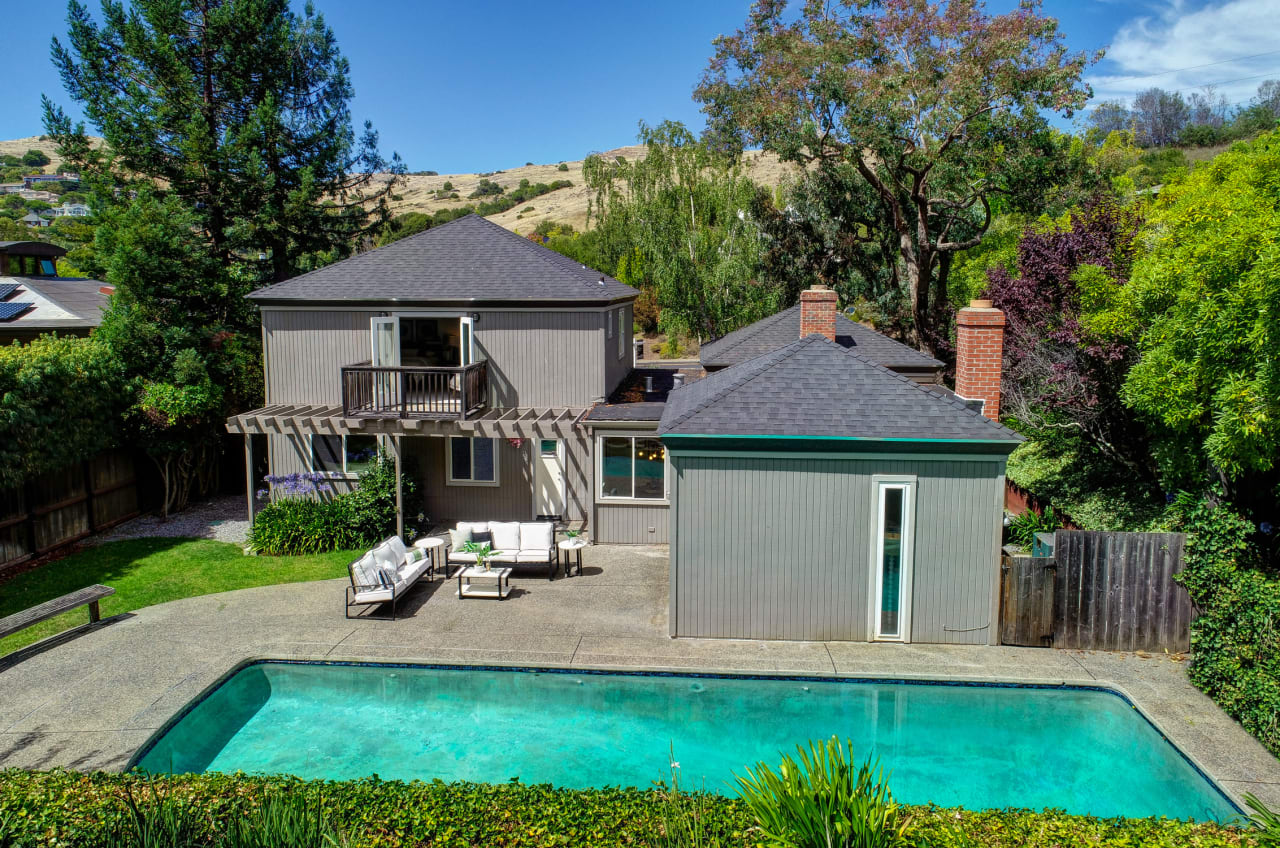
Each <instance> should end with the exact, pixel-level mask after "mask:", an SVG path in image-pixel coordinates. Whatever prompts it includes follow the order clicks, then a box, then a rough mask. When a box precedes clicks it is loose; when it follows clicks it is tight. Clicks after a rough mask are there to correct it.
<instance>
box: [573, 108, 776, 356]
mask: <svg viewBox="0 0 1280 848" xmlns="http://www.w3.org/2000/svg"><path fill="white" fill-rule="evenodd" d="M640 141H641V142H642V143H643V144H644V146H645V155H644V156H643V157H642V158H640V159H638V160H637V161H634V162H633V161H628V160H626V159H623V158H621V157H619V158H616V159H612V160H610V159H605V158H604V157H602V156H600V155H598V154H596V155H592V156H589V157H588V158H587V160H586V161H585V162H584V163H583V176H584V178H585V180H586V182H587V185H588V186H589V187H590V189H591V190H592V192H593V196H592V201H591V204H592V205H591V215H592V217H593V218H594V219H595V223H596V227H597V232H596V234H595V238H596V240H597V245H598V250H599V251H600V253H601V255H602V256H604V257H606V261H609V262H611V263H617V262H619V261H620V260H622V259H623V258H624V257H625V258H626V261H627V262H628V263H630V264H634V263H635V259H634V258H633V257H634V256H635V252H636V251H638V252H639V267H641V268H643V277H644V280H643V283H642V284H643V285H646V286H651V287H652V288H653V290H654V292H655V294H656V296H657V299H658V304H659V306H660V307H661V309H662V317H661V319H660V320H661V324H662V327H663V328H664V329H666V330H668V331H685V332H690V333H693V334H695V335H697V336H699V337H700V338H704V339H705V338H712V337H716V336H719V335H722V334H723V333H725V332H727V331H729V330H733V329H735V328H737V327H738V326H741V325H742V324H745V323H749V322H751V321H754V320H756V319H758V318H761V317H764V316H765V315H768V314H769V313H770V312H772V311H773V310H774V308H775V307H776V306H777V305H778V304H777V298H776V293H777V292H776V289H774V288H773V287H771V286H768V285H765V284H763V283H761V282H760V281H759V279H758V269H759V262H760V255H761V250H762V245H763V236H762V233H761V228H760V224H759V222H758V221H757V220H756V218H755V216H754V215H753V213H752V210H753V207H754V206H755V205H756V204H757V203H758V200H759V197H760V195H761V193H762V192H763V191H764V190H763V189H761V188H760V187H759V186H757V185H756V184H755V183H754V182H752V181H751V179H750V178H748V177H747V176H745V175H744V174H743V173H742V170H741V167H740V165H739V164H738V163H736V162H735V161H734V160H733V159H732V158H731V157H729V156H726V155H724V154H722V153H720V152H717V151H715V150H712V149H711V148H709V147H708V146H707V145H705V144H703V143H701V142H700V141H699V140H698V139H697V138H695V137H694V135H693V134H692V133H691V132H689V130H688V129H687V128H685V127H684V126H683V125H682V124H680V123H677V122H672V121H666V122H663V123H662V124H660V125H658V126H657V127H649V126H647V125H645V124H643V123H642V124H641V125H640Z"/></svg>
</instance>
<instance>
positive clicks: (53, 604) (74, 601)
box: [0, 586, 116, 639]
mask: <svg viewBox="0 0 1280 848" xmlns="http://www.w3.org/2000/svg"><path fill="white" fill-rule="evenodd" d="M115 593H116V590H115V589H112V588H111V587H110V586H89V587H87V588H84V589H80V590H78V591H75V592H72V593H71V594H69V595H63V596H62V597H61V598H54V599H53V600H52V601H45V602H44V603H43V604H40V605H39V606H34V607H32V608H31V609H27V610H23V611H22V612H16V613H14V614H13V615H10V616H6V617H5V618H0V639H3V638H4V637H5V636H9V635H10V634H13V633H17V632H18V631H19V630H26V629H27V628H28V627H30V626H32V625H33V624H39V623H40V622H42V621H47V620H48V619H50V618H53V617H54V616H56V615H62V614H63V613H64V612H70V611H71V610H73V609H75V608H76V607H82V606H85V605H86V604H87V605H88V606H89V623H90V624H93V623H95V622H97V621H98V620H99V619H100V618H101V617H102V613H101V612H100V611H99V609H98V602H99V601H101V600H102V599H103V598H105V597H107V596H108V595H114V594H115Z"/></svg>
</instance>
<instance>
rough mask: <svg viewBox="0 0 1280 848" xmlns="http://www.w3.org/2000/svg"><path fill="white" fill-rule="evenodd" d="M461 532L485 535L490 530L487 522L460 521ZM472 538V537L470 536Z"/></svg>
mask: <svg viewBox="0 0 1280 848" xmlns="http://www.w3.org/2000/svg"><path fill="white" fill-rule="evenodd" d="M458 529H459V530H466V531H467V532H468V533H484V532H486V531H487V530H488V529H489V522H487V521H459V522H458ZM468 538H470V536H468Z"/></svg>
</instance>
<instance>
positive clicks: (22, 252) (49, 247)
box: [0, 241, 67, 256]
mask: <svg viewBox="0 0 1280 848" xmlns="http://www.w3.org/2000/svg"><path fill="white" fill-rule="evenodd" d="M0 253H8V254H13V255H15V256H66V255H67V249H66V248H65V247H59V246H58V245H56V244H50V243H49V242H47V241H0Z"/></svg>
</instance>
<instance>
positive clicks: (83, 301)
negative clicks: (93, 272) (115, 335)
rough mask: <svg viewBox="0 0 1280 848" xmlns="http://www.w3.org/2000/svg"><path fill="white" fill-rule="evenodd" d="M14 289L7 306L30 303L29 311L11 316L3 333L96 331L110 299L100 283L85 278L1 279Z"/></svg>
mask: <svg viewBox="0 0 1280 848" xmlns="http://www.w3.org/2000/svg"><path fill="white" fill-rule="evenodd" d="M0 283H3V284H4V286H3V287H5V288H7V287H8V286H9V285H15V286H16V288H15V289H14V290H13V291H12V292H10V294H9V300H7V301H6V303H15V302H31V304H32V309H30V310H27V311H24V312H21V313H19V314H16V315H11V316H10V317H9V318H8V319H6V323H5V327H6V329H11V328H13V327H19V328H22V329H37V330H60V329H65V330H73V329H84V328H90V327H97V326H98V325H99V324H101V323H102V313H103V312H104V311H105V310H106V308H107V305H108V304H109V302H110V300H111V297H110V295H107V294H104V293H103V291H102V289H103V285H102V283H100V282H98V281H97V280H91V279H88V278H84V277H0Z"/></svg>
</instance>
